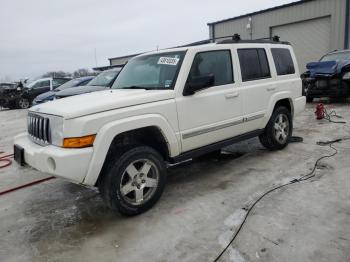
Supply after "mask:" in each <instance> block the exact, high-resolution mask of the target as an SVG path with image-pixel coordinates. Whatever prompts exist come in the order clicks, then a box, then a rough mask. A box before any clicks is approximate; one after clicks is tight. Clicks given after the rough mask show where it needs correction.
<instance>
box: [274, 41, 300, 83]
mask: <svg viewBox="0 0 350 262" xmlns="http://www.w3.org/2000/svg"><path fill="white" fill-rule="evenodd" d="M271 53H272V57H273V60H274V62H275V66H276V71H277V75H279V76H281V75H293V74H295V67H294V63H293V59H292V55H291V53H290V50H289V49H286V48H271Z"/></svg>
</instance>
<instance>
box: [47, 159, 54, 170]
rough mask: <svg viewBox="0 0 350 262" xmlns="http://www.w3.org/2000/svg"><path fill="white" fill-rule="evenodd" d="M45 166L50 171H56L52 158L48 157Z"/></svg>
mask: <svg viewBox="0 0 350 262" xmlns="http://www.w3.org/2000/svg"><path fill="white" fill-rule="evenodd" d="M47 164H48V166H49V168H50V169H51V170H52V171H55V170H56V162H55V160H54V159H53V158H52V157H49V158H48V159H47Z"/></svg>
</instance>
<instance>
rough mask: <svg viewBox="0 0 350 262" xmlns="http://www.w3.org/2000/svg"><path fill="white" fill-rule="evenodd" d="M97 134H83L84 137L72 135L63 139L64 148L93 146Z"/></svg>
mask: <svg viewBox="0 0 350 262" xmlns="http://www.w3.org/2000/svg"><path fill="white" fill-rule="evenodd" d="M95 137H96V135H90V136H82V137H70V138H65V139H64V140H63V147H64V148H83V147H89V146H92V145H93V143H94V140H95Z"/></svg>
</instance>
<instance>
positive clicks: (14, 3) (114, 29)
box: [0, 0, 293, 80]
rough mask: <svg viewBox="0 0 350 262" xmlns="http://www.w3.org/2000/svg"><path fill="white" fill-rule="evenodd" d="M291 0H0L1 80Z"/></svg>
mask: <svg viewBox="0 0 350 262" xmlns="http://www.w3.org/2000/svg"><path fill="white" fill-rule="evenodd" d="M289 2H293V0H264V1H261V0H245V1H234V0H220V1H213V0H173V1H167V0H147V1H135V0H134V1H132V0H129V1H124V0H122V1H121V0H119V1H117V0H99V1H98V0H25V1H24V0H0V80H1V79H4V78H11V79H12V80H17V79H18V78H23V77H36V76H39V75H41V74H43V73H45V72H47V71H52V70H64V71H73V70H75V69H78V68H91V67H94V66H95V55H94V50H95V48H96V53H97V65H98V66H104V65H108V60H107V59H108V58H110V57H115V56H123V55H128V54H134V53H138V52H143V51H150V50H154V49H156V47H157V46H159V48H166V47H171V46H176V45H181V44H186V43H190V42H194V41H198V40H202V39H206V38H208V35H209V33H208V31H209V30H208V26H207V23H208V22H213V21H217V20H221V19H224V18H230V17H233V16H237V15H242V14H245V13H248V12H252V11H257V10H261V9H266V8H269V7H273V6H276V5H282V4H285V3H289Z"/></svg>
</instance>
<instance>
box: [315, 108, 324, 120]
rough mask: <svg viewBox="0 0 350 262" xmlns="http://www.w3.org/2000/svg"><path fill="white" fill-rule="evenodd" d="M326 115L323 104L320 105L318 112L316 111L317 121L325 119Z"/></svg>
mask: <svg viewBox="0 0 350 262" xmlns="http://www.w3.org/2000/svg"><path fill="white" fill-rule="evenodd" d="M324 113H325V108H324V105H323V104H318V105H317V106H316V111H315V115H316V118H317V120H321V119H323V118H324V116H325V115H324Z"/></svg>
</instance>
